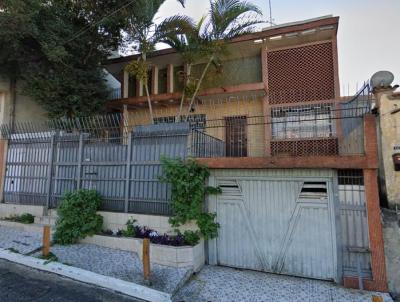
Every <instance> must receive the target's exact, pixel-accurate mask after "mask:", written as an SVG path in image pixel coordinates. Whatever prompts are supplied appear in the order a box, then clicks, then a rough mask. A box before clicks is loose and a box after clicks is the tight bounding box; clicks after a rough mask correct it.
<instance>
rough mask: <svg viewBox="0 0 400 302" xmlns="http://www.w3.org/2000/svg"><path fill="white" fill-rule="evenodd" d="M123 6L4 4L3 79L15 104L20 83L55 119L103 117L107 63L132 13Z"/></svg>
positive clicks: (32, 0)
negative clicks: (16, 89) (7, 82)
mask: <svg viewBox="0 0 400 302" xmlns="http://www.w3.org/2000/svg"><path fill="white" fill-rule="evenodd" d="M118 2H120V1H105V0H97V1H90V0H87V1H73V0H69V1H62V0H49V1H40V0H4V1H2V2H1V3H0V25H1V26H0V44H1V45H7V47H1V49H0V75H2V76H5V77H7V78H9V79H10V83H11V85H10V88H11V94H12V95H13V96H14V98H13V100H14V101H13V102H12V103H15V86H16V82H17V81H20V82H21V83H23V89H22V91H23V92H24V93H25V94H27V95H28V96H30V97H32V99H34V100H35V101H37V102H38V103H40V104H41V105H42V106H43V107H44V109H46V110H47V111H48V113H49V115H50V116H51V117H60V116H67V117H74V116H82V115H90V114H95V113H98V112H101V111H102V110H103V109H104V103H105V101H106V98H107V93H108V92H107V88H106V85H105V81H104V74H103V69H102V67H101V63H102V62H103V61H104V60H105V59H106V58H107V55H108V53H109V51H110V50H112V49H116V48H117V46H118V45H119V44H120V43H121V40H122V39H121V29H122V28H123V27H124V26H125V25H126V23H125V19H124V17H125V16H126V15H128V14H130V13H131V9H132V7H128V6H126V5H122V6H121V4H118ZM115 11H117V12H118V14H112V12H115ZM12 120H13V118H12ZM12 122H13V121H12Z"/></svg>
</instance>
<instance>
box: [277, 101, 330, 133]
mask: <svg viewBox="0 0 400 302" xmlns="http://www.w3.org/2000/svg"><path fill="white" fill-rule="evenodd" d="M271 115H272V138H273V139H296V138H314V137H332V136H334V135H335V127H334V122H333V121H334V119H333V112H332V104H322V105H305V106H298V107H279V108H273V109H272V111H271Z"/></svg>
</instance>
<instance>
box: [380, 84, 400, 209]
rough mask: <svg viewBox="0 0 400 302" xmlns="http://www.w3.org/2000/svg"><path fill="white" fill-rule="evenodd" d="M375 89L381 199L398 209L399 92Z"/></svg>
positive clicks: (399, 188) (399, 205) (399, 151)
mask: <svg viewBox="0 0 400 302" xmlns="http://www.w3.org/2000/svg"><path fill="white" fill-rule="evenodd" d="M394 90H395V88H392V87H390V88H382V89H375V91H374V92H375V96H376V99H377V106H378V108H379V119H378V121H379V123H378V126H379V146H380V171H379V172H380V173H379V176H380V183H381V192H382V197H383V198H382V199H384V200H385V201H386V202H387V204H388V206H389V207H390V208H392V209H396V208H397V209H398V210H400V93H399V92H395V91H394Z"/></svg>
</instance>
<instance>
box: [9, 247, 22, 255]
mask: <svg viewBox="0 0 400 302" xmlns="http://www.w3.org/2000/svg"><path fill="white" fill-rule="evenodd" d="M6 250H8V251H10V252H11V253H15V254H20V252H19V251H18V250H17V249H15V248H13V247H10V248H8V249H6Z"/></svg>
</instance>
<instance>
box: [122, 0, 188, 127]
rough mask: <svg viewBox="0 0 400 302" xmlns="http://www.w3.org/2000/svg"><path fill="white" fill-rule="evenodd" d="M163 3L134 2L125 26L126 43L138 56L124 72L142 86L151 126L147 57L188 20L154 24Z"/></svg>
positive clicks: (153, 0) (159, 0) (157, 0)
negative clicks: (134, 47)
mask: <svg viewBox="0 0 400 302" xmlns="http://www.w3.org/2000/svg"><path fill="white" fill-rule="evenodd" d="M165 1H166V0H136V1H135V3H134V4H133V7H134V10H133V13H132V15H131V16H130V17H129V18H128V26H127V33H128V41H129V42H131V43H134V44H135V46H136V49H135V50H137V51H138V52H139V53H140V55H139V57H138V58H137V60H134V61H132V62H130V64H128V65H127V67H126V69H125V70H126V71H127V72H128V73H129V74H130V75H133V76H135V77H136V79H137V80H139V81H140V82H141V83H142V84H143V86H144V89H145V93H146V97H147V103H148V106H149V111H150V120H151V123H152V124H153V123H154V115H153V107H152V104H151V98H150V91H149V85H148V69H149V68H150V65H149V64H148V62H147V56H148V54H149V53H150V52H152V51H154V50H155V46H156V44H157V43H159V42H161V41H162V39H163V38H164V37H165V36H166V35H171V32H174V33H178V32H177V30H178V29H179V28H181V26H182V25H183V24H184V22H185V21H186V20H187V19H188V18H187V17H181V16H174V17H171V18H167V19H166V20H164V21H163V22H161V24H156V23H155V22H154V17H155V15H156V14H157V12H158V11H159V9H160V7H161V5H162V4H163V3H164V2H165ZM178 2H180V3H181V4H182V6H183V5H184V4H185V0H178Z"/></svg>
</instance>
